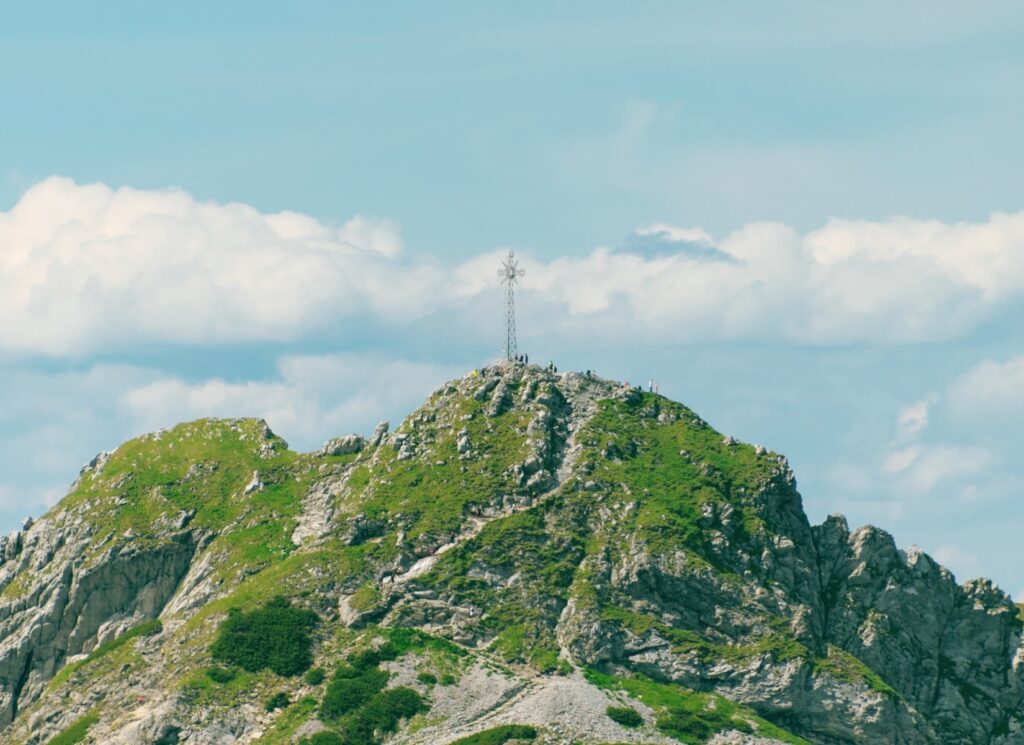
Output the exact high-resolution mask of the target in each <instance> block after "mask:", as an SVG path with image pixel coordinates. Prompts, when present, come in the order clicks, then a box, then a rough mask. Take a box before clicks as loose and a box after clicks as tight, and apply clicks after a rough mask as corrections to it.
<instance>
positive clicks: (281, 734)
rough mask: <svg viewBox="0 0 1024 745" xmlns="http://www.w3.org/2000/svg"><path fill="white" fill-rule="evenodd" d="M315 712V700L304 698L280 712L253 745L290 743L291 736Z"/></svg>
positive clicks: (310, 697)
mask: <svg viewBox="0 0 1024 745" xmlns="http://www.w3.org/2000/svg"><path fill="white" fill-rule="evenodd" d="M315 711H316V699H315V698H313V697H312V696H306V697H305V698H303V699H300V700H299V701H296V702H295V703H294V704H292V705H291V706H289V707H288V708H286V709H285V710H284V711H283V712H281V713H280V714H279V715H278V717H277V718H276V719H275V720H274V723H273V724H272V725H271V726H270V728H269V729H268V730H267V731H266V732H264V733H263V736H262V737H260V739H259V740H257V741H256V743H255V745H282V744H283V743H291V742H292V735H294V734H295V731H296V730H297V729H298V728H299V727H301V726H302V725H303V724H304V723H305V722H306V721H307V720H308V719H309V718H310V716H312V715H313V713H314V712H315Z"/></svg>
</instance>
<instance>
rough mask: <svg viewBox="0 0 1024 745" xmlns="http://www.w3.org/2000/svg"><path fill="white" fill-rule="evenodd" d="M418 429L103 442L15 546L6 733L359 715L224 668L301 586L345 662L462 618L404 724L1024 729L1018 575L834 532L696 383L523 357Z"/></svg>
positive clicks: (289, 735)
mask: <svg viewBox="0 0 1024 745" xmlns="http://www.w3.org/2000/svg"><path fill="white" fill-rule="evenodd" d="M389 429H390V427H389V425H388V424H387V423H382V424H381V425H380V426H378V428H377V429H376V431H375V432H374V433H373V435H372V436H371V437H370V438H368V439H364V438H363V437H360V436H358V435H348V436H345V437H341V438H338V439H336V440H332V441H330V442H328V443H327V444H326V445H325V446H324V447H323V448H321V449H320V450H319V451H317V452H316V453H312V454H308V455H302V454H296V453H294V452H292V451H290V450H289V449H288V448H287V445H286V443H284V442H283V441H282V440H281V439H280V438H278V437H276V436H275V435H274V434H273V433H271V432H270V431H269V430H268V429H267V428H266V425H265V424H263V423H262V422H258V421H253V420H231V421H223V420H203V421H199V422H194V423H191V424H185V425H180V426H179V427H176V428H174V429H173V430H169V431H163V432H160V433H157V434H154V435H150V436H147V437H143V438H139V439H137V440H133V441H131V442H129V443H126V444H125V445H123V446H121V447H120V448H118V449H117V450H116V451H114V452H113V453H110V454H104V455H102V456H100V457H98V458H97V459H96V460H95V461H93V462H92V463H91V464H90V465H89V466H87V467H86V468H85V469H84V470H83V473H82V475H81V477H80V478H79V479H78V481H76V483H75V484H74V485H73V486H72V489H71V491H70V493H69V494H68V496H67V497H66V498H65V499H64V500H63V501H62V502H61V504H60V505H58V506H57V507H56V508H55V509H54V510H53V511H51V512H50V513H49V514H48V515H46V516H44V517H43V518H41V519H39V520H38V521H36V522H34V523H32V524H29V525H26V527H25V528H24V530H22V531H19V532H16V533H14V534H12V535H10V536H8V537H7V538H6V539H3V540H0V555H2V559H3V561H2V563H0V722H2V723H3V724H4V725H6V727H5V729H4V730H3V731H2V733H0V743H6V742H10V743H33V744H34V743H45V742H47V741H48V740H49V739H50V738H51V737H53V736H54V735H56V734H57V733H60V732H62V731H66V730H68V729H69V728H74V727H78V731H81V733H82V736H83V737H84V740H82V741H83V742H103V743H148V742H160V743H165V744H166V743H175V742H178V743H233V742H238V743H242V742H261V743H278V742H280V743H292V742H299V741H300V740H301V739H302V738H303V737H308V736H310V735H312V734H313V733H315V732H317V731H319V730H323V729H324V728H325V727H327V728H332V727H335V726H337V725H336V723H333V722H332V721H329V720H328V721H326V723H325V722H323V721H320V720H319V719H318V717H317V709H316V706H317V702H318V701H319V700H320V698H321V697H322V696H323V695H324V694H323V690H324V689H323V686H324V683H322V682H318V681H314V680H306V679H303V678H288V677H282V676H279V675H276V674H274V673H272V672H270V671H269V670H263V671H255V672H252V671H250V672H245V671H239V672H238V674H237V675H236V676H235V677H234V678H232V679H231V680H230V682H228V680H227V679H226V678H225V680H223V681H219V682H218V679H217V676H215V675H214V676H213V677H211V675H210V674H208V673H206V672H204V671H206V670H207V669H209V668H210V667H211V666H212V664H213V661H212V659H211V653H210V646H211V642H212V641H213V639H214V636H215V635H216V633H217V629H218V626H219V624H220V623H221V622H222V621H223V619H224V618H225V617H226V614H227V611H228V609H229V608H232V607H238V608H243V609H251V608H256V607H259V606H260V605H261V604H262V603H265V602H267V601H268V600H269V599H270V598H272V597H274V596H277V595H284V596H287V597H289V598H291V599H292V601H293V602H294V603H296V604H299V605H301V606H303V607H305V608H309V609H312V610H313V611H315V612H316V614H317V617H318V618H320V619H322V622H321V624H320V626H319V627H318V629H317V632H316V639H315V645H314V649H313V654H314V656H315V659H316V664H317V665H319V666H322V667H323V668H325V669H326V670H328V671H330V670H332V669H333V668H334V667H335V666H337V665H338V664H339V662H340V661H341V660H343V659H344V658H345V655H346V654H347V653H348V651H349V650H351V649H355V648H360V646H361V645H362V646H363V647H365V645H367V644H369V645H373V644H380V643H381V642H382V641H383V640H384V639H387V638H391V637H390V636H389V634H391V633H392V632H393V631H394V630H396V629H415V630H417V632H422V633H423V634H427V635H429V636H422V637H416V638H418V639H421V638H422V639H434V640H437V641H436V642H431V643H430V644H426V645H425V646H424V644H420V646H416V647H414V648H409V649H406V650H403V654H402V655H401V656H399V657H398V658H397V659H394V660H392V661H389V662H387V663H386V667H387V670H388V671H389V672H390V675H391V678H390V682H389V683H388V685H390V686H398V685H401V686H405V687H409V688H411V689H414V690H417V691H419V693H420V694H421V695H422V697H423V698H424V699H425V700H426V701H427V702H428V705H429V711H428V712H425V713H423V714H419V715H417V717H416V718H415V719H414V720H413V721H412V722H405V723H404V724H403V726H402V728H401V729H400V730H399V731H398V732H396V733H394V734H390V735H388V734H386V733H384V732H379V733H378V737H379V738H388V741H389V742H395V743H442V744H443V743H449V742H453V741H455V740H456V739H458V738H459V737H462V736H466V735H471V734H472V733H474V732H479V731H482V730H485V729H487V728H489V727H495V726H500V725H511V724H521V725H531V726H534V727H536V728H537V732H538V735H537V738H538V739H537V741H538V742H548V743H571V742H579V743H610V742H645V743H671V742H705V741H706V742H714V743H730V742H734V743H740V742H743V743H777V742H812V743H822V744H831V743H837V744H838V743H865V742H870V743H901V744H904V743H905V744H908V745H911V744H918V743H920V744H921V745H930V744H932V743H944V744H945V743H971V744H979V743H991V744H992V745H1008V744H1010V743H1018V742H1024V694H1022V688H1021V685H1022V661H1024V656H1022V653H1021V633H1022V623H1021V621H1020V619H1019V618H1018V613H1017V609H1016V607H1015V606H1014V605H1013V603H1011V602H1010V600H1009V598H1008V597H1007V596H1006V595H1005V594H1004V593H1002V592H1001V591H1000V590H998V589H997V588H995V587H994V586H992V584H991V583H990V582H988V581H986V580H975V581H972V582H968V583H966V584H964V585H958V584H957V583H956V582H955V581H954V579H953V577H952V575H951V574H950V573H949V572H948V571H946V570H945V569H943V568H942V567H940V566H939V565H938V564H936V563H935V562H934V561H933V560H932V559H931V558H930V557H928V556H927V555H926V554H924V553H922V552H921V551H919V550H917V549H910V550H907V551H900V550H899V549H897V547H896V546H895V545H894V543H893V541H892V538H891V537H890V536H888V535H887V534H886V533H884V532H883V531H881V530H878V529H877V528H873V527H865V528H860V529H858V530H854V531H852V532H851V531H850V530H849V528H848V527H847V525H846V523H845V520H844V519H843V518H842V517H840V516H833V517H831V518H829V519H828V520H827V521H826V522H825V523H824V524H823V525H820V526H813V527H812V526H811V525H810V524H809V523H808V521H807V518H806V516H805V514H804V512H803V508H802V505H801V499H800V495H799V493H798V492H797V490H796V482H795V478H794V476H793V473H792V472H791V470H790V469H789V466H788V464H787V462H786V460H785V459H784V458H782V457H781V456H778V455H776V454H774V453H771V452H768V451H766V450H765V449H764V448H762V447H760V446H758V447H756V448H755V447H751V446H748V445H744V444H742V443H739V442H737V441H735V440H734V439H733V438H731V437H723V436H722V435H720V434H718V433H716V432H715V431H714V430H713V429H711V428H710V427H709V426H708V425H707V424H706V423H705V422H703V421H702V420H701V419H700V418H699V417H698V416H697V415H696V414H694V413H693V412H692V411H690V410H689V409H687V408H686V407H684V406H682V405H680V404H677V403H673V402H671V401H668V400H666V399H664V398H662V397H660V396H656V395H652V394H649V393H643V392H641V391H638V390H635V389H629V388H625V387H623V386H622V385H620V384H617V383H614V382H611V381H606V380H602V379H599V378H596V377H591V376H584V375H580V374H576V373H564V374H561V375H559V374H554V373H551V372H548V371H544V370H541V369H539V368H536V367H529V366H524V365H518V364H512V365H509V366H507V367H503V368H498V367H492V368H486V369H484V370H482V371H476V372H474V373H472V374H469V375H467V376H466V377H464V378H463V379H461V380H457V381H453V382H451V383H449V384H446V385H445V386H442V387H441V388H440V389H439V390H437V391H435V392H434V394H432V395H431V397H430V398H429V400H428V401H427V402H426V404H425V405H424V406H423V407H421V408H420V409H419V410H417V411H416V412H414V413H413V414H412V415H411V416H410V417H409V418H407V419H406V420H405V421H404V422H403V423H402V424H401V425H400V426H399V427H398V428H397V429H396V430H395V431H394V432H389ZM153 619H159V624H156V623H155V621H153ZM146 622H149V623H148V624H147V623H146ZM445 645H447V646H445ZM442 679H443V680H444V682H443V683H442V682H439V681H442ZM275 691H277V692H284V693H286V694H287V698H288V700H290V701H292V702H294V703H292V704H291V705H290V706H287V707H285V708H283V709H274V710H268V709H267V707H265V706H264V702H265V701H266V700H267V697H268V696H270V694H271V693H274V692H275ZM609 706H613V707H614V706H620V707H621V706H624V707H627V708H629V709H632V710H633V711H634V712H635V714H633V715H631V716H637V715H639V717H640V724H638V725H637V726H626V725H624V724H621V723H619V722H618V721H617V720H613V719H612V718H610V716H609V714H608V712H607V710H608V707H609ZM634 724H636V723H635V722H634Z"/></svg>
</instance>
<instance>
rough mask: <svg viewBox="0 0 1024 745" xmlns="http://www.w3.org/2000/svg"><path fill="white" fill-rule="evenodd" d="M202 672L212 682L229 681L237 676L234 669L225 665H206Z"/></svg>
mask: <svg viewBox="0 0 1024 745" xmlns="http://www.w3.org/2000/svg"><path fill="white" fill-rule="evenodd" d="M203 672H205V673H206V677H207V678H209V679H210V680H212V681H213V682H214V683H230V682H231V681H232V680H234V679H235V677H236V676H237V673H236V672H235V671H234V670H232V669H231V668H227V667H208V668H206V670H204V671H203Z"/></svg>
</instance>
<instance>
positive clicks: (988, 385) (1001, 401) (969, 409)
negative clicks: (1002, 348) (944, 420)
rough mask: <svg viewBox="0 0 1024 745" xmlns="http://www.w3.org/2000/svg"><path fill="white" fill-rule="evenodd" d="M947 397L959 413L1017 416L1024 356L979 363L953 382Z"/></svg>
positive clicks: (1023, 391) (1022, 403) (1022, 404)
mask: <svg viewBox="0 0 1024 745" xmlns="http://www.w3.org/2000/svg"><path fill="white" fill-rule="evenodd" d="M949 397H950V401H951V403H952V405H953V407H954V409H955V410H956V412H957V413H958V414H959V415H961V416H963V415H966V416H972V417H973V416H981V417H986V418H991V417H993V416H997V417H1006V416H1010V417H1014V418H1017V417H1019V416H1020V414H1021V413H1022V412H1024V356H1022V357H1013V358H1011V359H1008V360H1005V361H1001V362H1000V361H997V360H983V361H982V362H979V363H978V364H977V365H975V366H974V367H973V368H971V369H970V370H968V371H967V372H966V373H964V374H963V375H961V376H960V377H959V378H957V379H956V380H954V381H953V383H952V384H951V385H950V389H949Z"/></svg>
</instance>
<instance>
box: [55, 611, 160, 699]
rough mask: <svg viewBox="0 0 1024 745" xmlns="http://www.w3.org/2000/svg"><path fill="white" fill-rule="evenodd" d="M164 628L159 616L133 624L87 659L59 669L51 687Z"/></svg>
mask: <svg viewBox="0 0 1024 745" xmlns="http://www.w3.org/2000/svg"><path fill="white" fill-rule="evenodd" d="M163 628H164V627H163V624H161V623H160V620H159V619H157V618H154V619H151V620H149V621H143V622H142V623H140V624H138V625H137V626H133V627H132V628H130V629H128V630H127V631H125V632H124V633H123V634H121V635H120V636H117V637H114V638H113V639H111V640H110V641H108V642H105V643H103V644H101V645H100V646H98V647H96V649H94V650H93V651H92V652H90V653H89V655H88V656H87V657H86V658H85V659H82V660H78V661H77V662H72V663H71V664H70V665H65V666H64V667H63V668H61V669H60V671H58V673H57V674H56V675H54V676H53V679H52V680H51V681H50V685H49V689H50V690H54V689H56V688H58V687H59V686H60V685H61V684H63V683H64V682H65V681H66V680H68V679H69V678H70V677H71V676H72V675H74V674H75V673H76V672H78V671H79V670H81V669H82V668H83V667H85V666H86V665H89V664H91V663H93V662H96V660H99V659H102V658H103V657H106V656H107V655H108V654H110V653H111V652H114V651H115V650H117V649H120V648H121V647H123V646H124V645H126V644H127V643H128V642H130V641H132V640H133V639H138V638H140V637H143V636H155V635H157V634H159V633H160V632H162V631H163Z"/></svg>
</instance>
